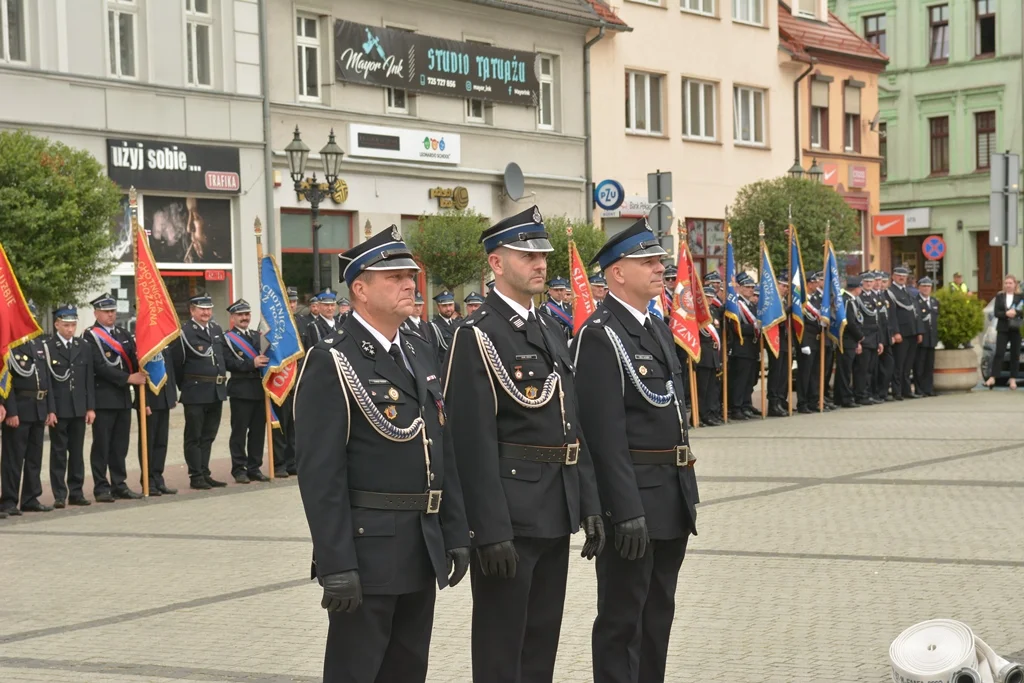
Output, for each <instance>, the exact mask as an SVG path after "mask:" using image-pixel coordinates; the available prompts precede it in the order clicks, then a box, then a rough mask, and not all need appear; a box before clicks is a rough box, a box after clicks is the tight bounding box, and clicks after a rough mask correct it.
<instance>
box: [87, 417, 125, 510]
mask: <svg viewBox="0 0 1024 683" xmlns="http://www.w3.org/2000/svg"><path fill="white" fill-rule="evenodd" d="M131 429H132V409H131V408H118V409H117V410H106V409H104V410H97V411H96V419H95V420H94V421H93V423H92V451H91V452H90V453H89V461H90V464H91V466H92V491H93V494H94V495H99V494H100V493H109V492H110V491H111V490H115V491H116V490H119V489H123V488H126V487H127V484H125V480H126V479H127V478H128V472H127V471H126V470H125V462H124V461H125V458H127V457H128V438H129V436H130V434H131ZM107 470H110V481H109V482H108V481H107Z"/></svg>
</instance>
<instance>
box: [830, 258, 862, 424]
mask: <svg viewBox="0 0 1024 683" xmlns="http://www.w3.org/2000/svg"><path fill="white" fill-rule="evenodd" d="M859 294H860V277H859V276H857V275H850V276H849V277H847V278H846V289H845V290H843V303H842V305H843V306H844V307H845V310H846V325H845V326H844V327H843V331H842V340H843V345H842V346H843V348H842V349H840V350H839V353H838V356H837V358H836V385H835V389H834V394H835V398H836V403H837V404H838V405H840V406H842V407H843V408H857V407H859V405H858V404H857V402H856V400H855V399H856V397H855V396H854V393H853V364H854V360H855V359H856V358H857V356H859V355H861V354H862V353H864V345H863V344H862V343H861V342H862V341H863V339H864V332H863V325H864V313H863V311H862V310H861V308H860V306H859V305H858V304H857V296H858V295H859Z"/></svg>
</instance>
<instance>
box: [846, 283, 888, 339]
mask: <svg viewBox="0 0 1024 683" xmlns="http://www.w3.org/2000/svg"><path fill="white" fill-rule="evenodd" d="M853 305H854V307H855V308H857V309H859V311H860V314H861V317H862V318H863V321H861V322H860V328H861V329H860V331H861V334H862V335H863V338H862V339H861V342H862V343H863V344H864V351H863V353H868V351H869V350H870V352H871V353H874V354H877V353H878V344H879V343H880V342H881V335H880V334H879V330H878V312H877V311H876V309H875V301H874V299H872V298H871V295H870V294H869V293H866V292H862V293H861V295H860V296H858V297H855V301H854V302H853ZM847 320H849V318H847ZM847 324H849V323H847Z"/></svg>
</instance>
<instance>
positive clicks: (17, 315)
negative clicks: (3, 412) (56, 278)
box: [0, 244, 43, 398]
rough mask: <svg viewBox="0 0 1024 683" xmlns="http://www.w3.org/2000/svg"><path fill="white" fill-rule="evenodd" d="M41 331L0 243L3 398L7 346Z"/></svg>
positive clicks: (2, 393)
mask: <svg viewBox="0 0 1024 683" xmlns="http://www.w3.org/2000/svg"><path fill="white" fill-rule="evenodd" d="M42 333H43V331H42V330H41V329H40V328H39V324H38V323H36V320H35V318H33V317H32V311H30V310H29V308H28V302H27V301H26V300H25V295H24V294H23V293H22V291H21V285H19V284H18V278H17V277H16V276H15V275H14V269H13V268H12V267H11V262H10V261H8V260H7V252H6V251H4V246H3V245H2V244H0V360H2V361H3V367H2V368H0V396H2V397H3V398H7V396H8V394H9V393H10V391H11V375H10V371H9V370H8V369H7V361H8V357H9V356H10V353H11V349H12V348H13V347H15V346H17V345H19V344H24V343H25V342H27V341H28V340H30V339H32V338H34V337H38V336H39V335H40V334H42Z"/></svg>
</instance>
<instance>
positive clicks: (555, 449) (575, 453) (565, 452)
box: [498, 442, 580, 465]
mask: <svg viewBox="0 0 1024 683" xmlns="http://www.w3.org/2000/svg"><path fill="white" fill-rule="evenodd" d="M498 455H499V456H501V457H502V458H512V459H513V460H528V461H530V462H557V463H562V464H565V465H575V464H576V462H577V461H578V460H579V457H580V445H579V443H571V444H566V445H565V446H524V445H522V444H517V443H501V442H499V443H498Z"/></svg>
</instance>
